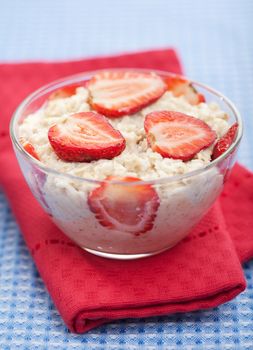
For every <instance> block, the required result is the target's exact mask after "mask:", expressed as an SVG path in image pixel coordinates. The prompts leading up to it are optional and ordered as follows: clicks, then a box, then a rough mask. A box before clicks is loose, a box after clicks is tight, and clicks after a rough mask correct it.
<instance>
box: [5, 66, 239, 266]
mask: <svg viewBox="0 0 253 350" xmlns="http://www.w3.org/2000/svg"><path fill="white" fill-rule="evenodd" d="M134 70H135V71H136V70H137V71H142V72H143V71H146V70H140V69H134ZM155 72H156V73H158V74H159V75H162V76H165V77H166V76H167V77H169V76H171V75H173V74H169V73H166V72H161V71H155ZM95 73H97V71H96V72H89V73H82V74H78V75H74V76H71V77H67V78H64V79H61V80H58V81H55V82H52V83H50V84H48V85H46V86H44V87H42V88H40V89H39V90H37V91H35V92H34V93H32V94H31V95H30V96H28V97H27V98H26V99H25V100H24V101H23V102H22V103H21V105H20V106H19V107H18V108H17V110H16V112H15V113H14V116H13V118H12V121H11V125H10V133H11V139H12V142H13V147H14V150H15V153H16V157H17V159H18V162H19V164H20V167H21V170H22V172H23V175H24V177H25V179H26V181H27V183H28V185H29V187H30V189H31V191H32V193H33V194H34V196H35V197H36V199H37V200H38V202H39V203H40V205H41V206H42V207H43V209H44V210H45V211H46V212H47V213H48V214H49V216H50V217H51V218H52V220H53V221H54V223H55V224H56V225H57V226H58V227H59V228H60V229H61V230H62V232H64V233H65V234H66V235H67V236H68V237H69V238H71V239H72V240H73V241H74V242H76V244H77V245H79V246H80V247H81V248H83V249H85V250H86V251H88V252H90V253H93V254H96V255H99V256H102V257H107V258H115V259H136V258H142V257H147V256H151V255H154V254H157V253H159V252H162V251H164V250H167V249H169V248H171V247H173V246H174V245H175V244H176V243H178V242H179V241H180V240H182V239H183V238H184V237H185V236H186V235H187V234H188V233H189V232H190V231H191V229H192V228H193V227H194V226H195V225H196V224H197V223H198V222H199V221H200V219H201V218H202V217H203V215H205V214H206V213H207V211H208V210H209V209H210V207H211V206H212V204H213V203H214V202H215V200H216V198H217V197H218V196H219V194H220V192H221V191H222V189H223V186H224V182H225V181H226V180H227V178H228V175H229V172H230V170H231V168H232V166H233V164H234V161H235V155H236V151H237V149H238V145H239V143H240V140H241V137H242V120H241V117H240V114H239V112H238V111H237V109H236V108H235V106H234V105H233V103H232V102H231V101H229V99H227V98H226V97H225V96H223V95H222V94H221V93H219V92H217V91H215V90H214V89H212V88H210V87H208V86H205V85H203V84H200V83H197V82H194V81H191V82H192V84H193V86H194V87H195V88H196V89H197V90H198V91H199V92H200V93H202V94H204V95H205V98H206V101H207V102H210V101H212V102H216V103H217V104H219V106H220V107H221V109H222V110H223V111H225V112H226V113H227V114H228V115H229V123H230V124H232V123H234V122H237V123H238V124H239V128H238V133H237V137H236V139H235V140H234V142H233V144H232V145H231V146H230V147H229V149H228V150H227V151H226V152H225V153H223V154H222V155H221V156H220V157H219V158H217V159H215V160H214V161H212V162H211V163H209V164H208V165H207V166H205V167H204V168H201V169H197V170H194V171H191V172H189V173H186V174H184V175H177V176H171V177H166V178H162V179H156V180H152V181H138V182H130V183H129V182H128V183H127V182H122V181H115V180H114V181H106V180H105V181H99V180H94V179H86V178H82V177H77V176H73V175H71V174H66V173H60V172H58V171H56V170H54V169H51V168H49V167H47V166H45V165H43V164H42V163H41V162H40V161H38V160H36V159H35V158H33V157H32V156H30V154H29V153H27V152H26V151H25V150H24V148H23V147H22V145H21V144H20V142H19V125H20V123H22V121H23V120H24V118H26V116H27V115H29V114H31V113H33V112H35V111H36V110H38V109H39V108H40V107H42V106H43V104H44V103H45V101H46V100H47V98H48V96H49V95H50V94H51V93H52V92H53V91H55V90H57V89H59V88H62V87H64V86H67V85H73V84H85V82H86V81H87V80H88V79H89V78H90V77H91V76H93V75H94V74H95ZM105 183H106V185H107V190H106V192H105V198H103V200H105V201H112V200H113V198H114V197H113V196H114V193H127V196H126V195H124V198H123V199H122V201H123V202H124V201H125V202H124V203H123V205H122V203H117V202H116V203H113V205H115V206H117V208H118V209H119V208H120V207H122V208H123V209H122V213H121V214H120V216H119V210H117V213H118V215H117V218H114V222H113V224H111V225H105V223H103V222H102V223H101V220H99V218H98V217H97V216H96V214H95V213H94V211H93V210H92V208H91V207H90V205H89V198H90V196H91V195H92V193H94V191H96V190H98V189H99V188H101V186H104V185H105ZM142 190H144V191H146V192H147V191H148V193H149V194H150V193H151V194H152V195H151V196H150V195H149V196H147V198H146V203H145V208H146V210H149V208H151V207H152V206H155V207H156V209H157V211H156V215H154V216H153V217H152V223H151V224H150V225H149V227H148V228H146V232H141V231H142V230H141V229H140V230H139V231H138V230H137V232H136V231H135V232H133V230H132V229H131V228H132V227H133V226H132V222H131V221H132V220H133V217H134V218H139V220H140V221H141V220H142V218H141V217H139V216H138V215H139V214H138V213H139V212H140V211H141V208H139V207H138V206H136V205H135V202H134V201H133V198H134V196H135V193H136V191H142ZM117 200H118V201H119V199H117ZM100 204H101V203H100ZM100 204H98V205H100ZM105 215H111V213H109V214H108V213H105ZM128 221H130V222H128ZM137 226H138V225H137Z"/></svg>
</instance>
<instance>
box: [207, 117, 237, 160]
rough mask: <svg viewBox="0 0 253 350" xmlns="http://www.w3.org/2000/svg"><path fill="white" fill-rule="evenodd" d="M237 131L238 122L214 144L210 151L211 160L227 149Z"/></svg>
mask: <svg viewBox="0 0 253 350" xmlns="http://www.w3.org/2000/svg"><path fill="white" fill-rule="evenodd" d="M237 131H238V123H235V124H233V125H232V126H231V127H230V128H229V129H228V131H227V132H226V134H225V135H223V136H222V137H221V138H220V139H219V140H218V141H217V142H216V144H215V146H214V148H213V153H212V160H214V159H216V158H218V157H219V156H220V155H222V154H223V153H224V152H226V150H228V149H229V147H230V146H231V144H232V143H233V142H234V140H235V138H236V135H237Z"/></svg>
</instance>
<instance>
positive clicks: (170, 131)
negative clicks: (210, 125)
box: [150, 122, 206, 149]
mask: <svg viewBox="0 0 253 350" xmlns="http://www.w3.org/2000/svg"><path fill="white" fill-rule="evenodd" d="M150 134H151V135H152V136H151V137H152V140H153V141H155V143H156V144H157V145H159V146H160V147H163V148H167V149H168V148H176V147H180V146H181V145H182V144H192V143H193V144H194V143H195V141H196V140H199V139H203V138H206V130H205V129H203V128H201V127H198V126H197V125H194V126H192V125H187V124H186V125H183V124H182V123H180V122H169V123H158V124H156V125H154V126H152V128H151V130H150Z"/></svg>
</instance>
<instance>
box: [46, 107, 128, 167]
mask: <svg viewBox="0 0 253 350" xmlns="http://www.w3.org/2000/svg"><path fill="white" fill-rule="evenodd" d="M48 139H49V142H50V144H51V146H52V147H53V149H54V151H55V153H56V154H57V155H58V157H59V158H60V159H62V160H64V161H68V162H90V161H92V160H98V159H111V158H114V157H116V156H117V155H119V154H120V153H121V152H122V151H123V150H124V149H125V145H126V141H125V139H124V137H123V136H122V135H121V133H120V132H119V131H118V130H116V129H114V128H113V126H112V125H111V124H110V123H109V122H108V120H107V119H106V118H105V117H104V116H103V115H101V114H98V113H94V112H81V113H76V114H72V115H69V116H68V118H67V119H66V120H65V122H64V123H60V124H55V125H53V126H51V127H50V129H49V131H48Z"/></svg>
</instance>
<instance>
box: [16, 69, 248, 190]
mask: <svg viewBox="0 0 253 350" xmlns="http://www.w3.org/2000/svg"><path fill="white" fill-rule="evenodd" d="M108 70H110V71H119V70H128V71H138V72H143V73H150V72H153V73H156V74H158V75H160V76H177V77H178V76H179V77H181V78H183V79H187V80H188V81H189V82H190V83H192V84H194V86H199V87H200V88H202V89H205V90H207V91H208V92H210V93H212V94H213V95H215V96H216V97H218V98H219V99H220V100H221V101H223V102H225V104H226V105H227V106H228V107H229V109H230V110H231V111H232V112H233V114H234V116H235V118H236V122H237V123H238V132H237V136H236V138H235V140H234V141H233V143H232V144H231V145H230V147H229V148H228V149H227V150H226V151H225V152H224V153H223V154H222V155H220V156H219V157H218V158H216V159H215V160H213V161H212V162H210V163H208V164H207V165H206V166H204V167H202V168H199V169H196V170H193V171H189V172H187V173H185V174H180V175H173V176H166V177H162V178H158V179H153V180H142V179H140V180H138V181H133V182H124V181H121V180H107V179H103V180H97V179H90V178H85V177H80V176H76V175H72V174H68V173H64V172H60V171H58V170H55V169H53V168H50V167H48V166H46V165H44V164H43V163H42V162H40V161H39V160H37V159H35V158H34V157H32V156H31V155H30V154H29V153H28V152H26V150H25V149H24V148H23V147H22V145H21V143H20V142H19V139H18V137H17V135H16V132H15V126H16V124H17V122H18V120H19V117H20V115H21V114H22V111H23V109H24V108H25V107H26V105H27V104H29V103H30V102H32V101H33V100H34V99H35V98H36V97H37V98H38V97H40V96H43V94H45V91H46V92H47V93H48V92H51V91H54V90H56V89H59V88H62V87H64V86H66V85H71V84H75V83H78V82H80V80H81V79H82V78H83V80H87V79H89V78H91V77H92V76H93V75H95V74H97V73H99V72H102V71H108ZM242 135H243V122H242V117H241V114H240V112H239V111H238V109H237V108H236V107H235V105H234V103H233V102H232V101H231V100H230V99H229V98H227V97H226V96H224V95H223V94H222V93H220V92H219V91H217V90H216V89H213V88H211V87H209V86H208V85H206V84H203V83H200V82H197V81H195V80H192V79H190V78H188V77H185V76H184V75H181V74H175V73H171V72H166V71H162V70H157V69H142V68H108V69H98V70H93V71H87V72H82V73H78V74H74V75H69V76H65V77H63V78H60V79H57V80H54V81H52V82H50V83H48V84H46V85H43V86H41V87H40V88H38V89H36V90H35V91H34V92H32V93H31V94H29V95H28V96H27V97H26V98H25V99H24V100H23V101H22V102H21V103H20V104H19V105H18V107H17V108H16V110H15V111H14V113H13V115H12V118H11V121H10V136H11V140H12V143H13V146H14V149H15V148H17V150H18V151H19V152H21V154H22V155H23V156H24V157H25V158H26V159H27V160H28V161H29V162H32V164H34V165H35V166H36V167H38V168H40V169H41V170H42V171H43V172H45V173H49V174H53V175H57V176H63V177H64V178H67V179H69V180H78V181H83V182H88V183H92V184H101V183H105V182H106V183H107V182H108V183H110V184H121V185H124V186H133V185H136V184H138V185H142V184H143V185H147V184H148V185H155V184H161V183H171V182H176V181H182V180H185V179H188V178H190V177H193V176H196V175H199V174H201V173H204V172H206V171H208V170H210V169H211V168H213V167H215V166H216V165H217V164H218V163H219V162H221V161H223V160H224V159H226V158H227V156H228V155H229V154H231V153H232V152H233V151H234V150H235V149H236V148H237V146H238V145H239V143H240V141H241V138H242Z"/></svg>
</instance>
